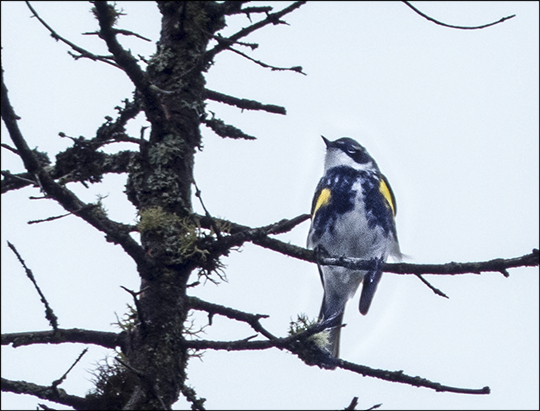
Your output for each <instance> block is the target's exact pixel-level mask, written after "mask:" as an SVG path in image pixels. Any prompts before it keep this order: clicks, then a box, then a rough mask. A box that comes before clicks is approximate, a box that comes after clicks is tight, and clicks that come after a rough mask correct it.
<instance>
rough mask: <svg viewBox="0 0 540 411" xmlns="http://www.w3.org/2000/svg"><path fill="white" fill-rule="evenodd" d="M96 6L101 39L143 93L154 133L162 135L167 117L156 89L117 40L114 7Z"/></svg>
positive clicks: (103, 3)
mask: <svg viewBox="0 0 540 411" xmlns="http://www.w3.org/2000/svg"><path fill="white" fill-rule="evenodd" d="M94 6H95V9H96V13H97V17H98V21H99V26H100V28H101V30H100V37H101V38H103V39H104V40H105V42H106V43H107V47H108V48H109V51H110V52H111V53H112V54H113V56H114V59H115V61H116V63H117V64H118V65H119V66H120V67H121V68H122V69H123V70H124V71H125V72H126V74H127V75H128V77H129V78H130V79H131V81H132V82H133V84H134V85H135V87H137V89H138V90H139V91H140V92H141V94H142V96H143V100H144V106H145V112H146V115H147V117H148V121H150V122H151V123H152V126H153V131H154V132H156V134H158V135H161V134H162V133H161V132H162V131H163V127H164V120H165V119H166V118H167V116H166V115H165V112H164V111H163V107H162V105H161V103H160V101H159V98H158V96H157V91H156V90H155V87H154V88H152V85H151V84H150V82H149V81H148V78H147V76H146V74H145V73H144V72H143V70H142V69H141V67H140V66H139V64H138V63H137V59H136V58H135V57H133V55H132V54H131V53H130V52H129V51H126V50H124V48H123V47H122V46H121V45H120V43H119V42H118V40H117V39H116V33H115V29H113V28H112V26H111V21H110V19H109V7H113V6H111V5H109V4H107V2H101V1H97V2H95V3H94Z"/></svg>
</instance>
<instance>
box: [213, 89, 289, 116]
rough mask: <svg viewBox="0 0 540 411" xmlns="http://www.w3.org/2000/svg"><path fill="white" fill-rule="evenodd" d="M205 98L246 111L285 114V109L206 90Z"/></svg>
mask: <svg viewBox="0 0 540 411" xmlns="http://www.w3.org/2000/svg"><path fill="white" fill-rule="evenodd" d="M205 98H207V99H210V100H214V101H218V102H220V103H225V104H228V105H230V106H236V107H238V108H242V109H246V110H264V111H268V112H269V113H276V114H287V112H286V110H285V107H281V106H275V105H273V104H262V103H259V102H258V101H255V100H248V99H245V98H238V97H233V96H229V95H227V94H222V93H218V92H217V91H213V90H208V89H206V90H205Z"/></svg>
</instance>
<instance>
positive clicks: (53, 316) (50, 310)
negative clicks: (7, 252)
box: [7, 241, 58, 331]
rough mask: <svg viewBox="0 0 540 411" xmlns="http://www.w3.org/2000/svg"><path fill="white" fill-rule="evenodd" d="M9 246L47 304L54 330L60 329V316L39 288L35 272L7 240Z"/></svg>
mask: <svg viewBox="0 0 540 411" xmlns="http://www.w3.org/2000/svg"><path fill="white" fill-rule="evenodd" d="M7 243H8V246H9V248H11V250H12V251H13V252H14V253H15V255H16V256H17V258H18V259H19V262H20V263H21V264H22V266H23V268H24V270H25V271H26V276H27V277H28V278H29V279H30V281H32V284H34V287H35V288H36V291H37V292H38V294H39V297H40V298H41V302H42V303H43V305H45V318H47V320H48V321H49V324H51V326H52V328H53V330H54V331H57V330H58V317H57V316H56V314H54V311H53V310H52V308H51V306H50V305H49V302H48V301H47V299H46V298H45V295H43V293H42V292H41V289H40V288H39V286H38V284H37V281H36V279H35V278H34V274H33V273H32V270H30V269H29V268H28V267H27V266H26V263H25V262H24V260H23V259H22V257H21V255H20V254H19V252H18V251H17V249H16V248H15V246H14V245H13V244H11V243H10V242H9V241H8V242H7Z"/></svg>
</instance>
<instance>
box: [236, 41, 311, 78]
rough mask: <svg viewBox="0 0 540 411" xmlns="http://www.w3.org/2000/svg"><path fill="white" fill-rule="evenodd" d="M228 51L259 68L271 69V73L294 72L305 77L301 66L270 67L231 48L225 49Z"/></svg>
mask: <svg viewBox="0 0 540 411" xmlns="http://www.w3.org/2000/svg"><path fill="white" fill-rule="evenodd" d="M227 49H228V50H231V51H233V52H235V53H236V54H238V55H240V56H242V57H244V58H246V59H248V60H250V61H252V62H254V63H255V64H258V65H259V66H261V67H264V68H269V69H271V70H272V71H294V72H296V73H300V74H303V75H304V76H305V75H306V73H304V72H303V71H302V66H294V67H276V66H271V65H270V64H266V63H263V62H262V61H260V60H255V59H254V58H253V57H250V56H248V55H247V54H245V53H242V52H241V51H240V50H236V49H233V48H232V47H230V46H229V47H227Z"/></svg>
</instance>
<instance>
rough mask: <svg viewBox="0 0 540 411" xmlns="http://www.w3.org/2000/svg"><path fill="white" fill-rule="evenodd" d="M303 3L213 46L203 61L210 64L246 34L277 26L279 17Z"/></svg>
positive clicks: (270, 14) (275, 14)
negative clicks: (265, 27) (269, 25)
mask: <svg viewBox="0 0 540 411" xmlns="http://www.w3.org/2000/svg"><path fill="white" fill-rule="evenodd" d="M305 3H306V2H305V1H296V2H294V3H293V4H291V5H290V6H288V7H285V8H284V9H283V10H281V11H278V12H276V13H269V14H268V15H267V17H266V18H265V19H264V20H261V21H259V22H257V23H254V24H252V25H251V26H248V27H245V28H243V29H242V30H240V31H238V32H237V33H235V34H233V35H232V36H230V37H227V38H225V39H224V40H225V41H224V42H220V43H218V44H217V45H216V46H214V48H212V49H211V50H208V51H207V52H206V53H205V55H204V59H205V61H206V62H211V61H212V60H213V58H214V57H215V55H216V54H218V53H219V52H221V51H223V50H225V49H227V47H228V46H229V45H231V44H234V43H235V42H236V41H237V40H239V39H241V38H242V37H245V36H247V35H248V34H250V33H252V32H254V31H255V30H258V29H260V28H261V27H264V26H266V25H268V24H279V23H280V18H281V17H283V16H284V15H286V14H288V13H290V12H292V11H294V10H296V9H297V8H299V7H300V6H302V5H303V4H305Z"/></svg>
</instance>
